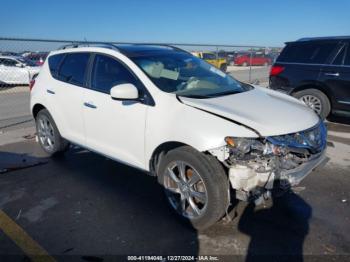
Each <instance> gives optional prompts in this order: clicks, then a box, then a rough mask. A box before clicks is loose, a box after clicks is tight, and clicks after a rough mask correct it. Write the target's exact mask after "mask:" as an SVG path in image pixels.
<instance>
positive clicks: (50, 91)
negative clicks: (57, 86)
mask: <svg viewBox="0 0 350 262" xmlns="http://www.w3.org/2000/svg"><path fill="white" fill-rule="evenodd" d="M46 92H47V93H49V94H51V95H54V94H55V92H54V91H52V90H50V89H46Z"/></svg>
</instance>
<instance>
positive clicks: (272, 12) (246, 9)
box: [0, 0, 350, 46]
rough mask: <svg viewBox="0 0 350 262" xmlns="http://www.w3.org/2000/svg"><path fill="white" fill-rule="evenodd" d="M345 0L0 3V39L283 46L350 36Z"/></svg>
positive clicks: (43, 0) (46, 0) (7, 0)
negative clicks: (312, 38)
mask: <svg viewBox="0 0 350 262" xmlns="http://www.w3.org/2000/svg"><path fill="white" fill-rule="evenodd" d="M349 12H350V1H347V0H338V1H337V0H333V1H331V0H328V1H322V0H319V1H315V0H294V1H293V0H284V1H281V0H277V1H275V0H271V1H267V0H266V1H258V0H249V1H247V0H246V1H241V0H236V1H235V0H216V1H214V0H212V1H208V0H201V1H199V0H198V1H195V0H187V1H185V0H177V1H175V0H172V1H168V0H143V1H142V0H114V1H112V0H110V1H108V0H100V1H97V0H95V1H89V0H85V1H83V0H76V1H74V0H71V1H68V0H55V1H50V0H32V1H26V0H1V16H0V37H25V38H48V39H64V40H65V39H67V40H84V39H86V40H88V41H126V42H128V41H130V42H163V43H207V44H238V45H262V46H283V43H284V42H286V41H293V40H296V39H298V38H301V37H309V36H329V35H350V15H349Z"/></svg>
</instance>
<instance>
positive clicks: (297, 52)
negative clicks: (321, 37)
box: [277, 41, 338, 64]
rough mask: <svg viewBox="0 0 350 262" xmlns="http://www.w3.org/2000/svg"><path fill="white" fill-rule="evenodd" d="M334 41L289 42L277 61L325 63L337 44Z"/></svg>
mask: <svg viewBox="0 0 350 262" xmlns="http://www.w3.org/2000/svg"><path fill="white" fill-rule="evenodd" d="M337 44H338V43H337V42H336V41H332V42H295V43H290V44H287V46H286V47H285V48H284V49H283V51H282V53H281V54H280V55H279V57H278V59H277V62H289V63H308V64H325V63H326V62H327V60H328V58H329V57H330V55H331V54H332V53H333V51H334V49H335V48H336V46H337Z"/></svg>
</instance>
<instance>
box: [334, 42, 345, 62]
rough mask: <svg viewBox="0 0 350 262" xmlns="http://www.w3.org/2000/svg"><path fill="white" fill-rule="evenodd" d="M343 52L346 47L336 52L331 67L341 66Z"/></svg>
mask: <svg viewBox="0 0 350 262" xmlns="http://www.w3.org/2000/svg"><path fill="white" fill-rule="evenodd" d="M345 51H346V47H345V46H343V47H342V48H341V50H340V51H339V52H338V54H337V56H336V57H335V58H334V60H333V62H332V64H333V65H343V63H344V55H345Z"/></svg>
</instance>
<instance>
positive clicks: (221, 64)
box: [192, 52, 227, 72]
mask: <svg viewBox="0 0 350 262" xmlns="http://www.w3.org/2000/svg"><path fill="white" fill-rule="evenodd" d="M192 54H193V55H194V56H197V57H199V58H202V59H203V60H205V61H207V62H208V63H209V64H211V65H213V66H215V67H217V68H219V69H220V70H221V71H223V72H226V70H227V61H226V59H225V58H222V57H221V58H220V57H219V56H216V54H215V53H211V52H192Z"/></svg>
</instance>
